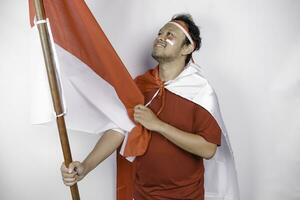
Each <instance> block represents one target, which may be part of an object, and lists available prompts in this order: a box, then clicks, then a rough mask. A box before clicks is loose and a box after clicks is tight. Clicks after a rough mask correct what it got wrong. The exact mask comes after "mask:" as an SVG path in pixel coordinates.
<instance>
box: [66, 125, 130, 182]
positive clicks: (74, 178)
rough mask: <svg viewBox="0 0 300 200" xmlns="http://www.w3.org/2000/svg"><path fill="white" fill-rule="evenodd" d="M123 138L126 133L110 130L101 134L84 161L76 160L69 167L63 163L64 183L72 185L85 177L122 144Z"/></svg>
mask: <svg viewBox="0 0 300 200" xmlns="http://www.w3.org/2000/svg"><path fill="white" fill-rule="evenodd" d="M123 139H124V135H123V134H122V133H119V132H117V131H114V130H108V131H106V132H105V133H104V134H103V135H102V136H101V138H100V139H99V140H98V142H97V144H96V145H95V147H94V149H93V150H92V151H91V152H90V153H89V155H88V156H87V157H86V159H85V160H84V161H83V162H82V163H81V162H78V161H74V162H72V163H71V164H70V165H69V168H67V167H66V166H65V164H64V163H63V164H62V166H61V173H62V176H63V181H64V184H65V185H67V186H71V185H74V184H75V183H77V182H78V181H80V180H81V179H83V178H84V177H85V176H86V175H87V174H88V173H89V172H90V171H92V170H93V169H94V168H95V167H96V166H97V165H99V164H100V163H101V162H102V161H103V160H105V159H106V158H107V157H108V156H110V155H111V154H112V153H113V152H114V151H115V150H116V149H117V148H118V147H119V146H120V145H121V144H122V141H123Z"/></svg>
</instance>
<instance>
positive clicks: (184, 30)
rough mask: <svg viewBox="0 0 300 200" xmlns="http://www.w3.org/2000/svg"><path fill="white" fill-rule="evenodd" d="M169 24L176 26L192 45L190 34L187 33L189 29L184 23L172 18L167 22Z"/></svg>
mask: <svg viewBox="0 0 300 200" xmlns="http://www.w3.org/2000/svg"><path fill="white" fill-rule="evenodd" d="M168 23H169V24H174V25H175V26H177V27H178V28H180V30H181V31H182V32H183V33H184V35H185V36H186V37H187V39H188V40H189V41H190V43H191V44H192V45H194V41H193V39H192V37H191V35H190V34H189V30H188V28H187V26H186V25H185V23H184V22H182V21H180V20H172V21H170V22H168Z"/></svg>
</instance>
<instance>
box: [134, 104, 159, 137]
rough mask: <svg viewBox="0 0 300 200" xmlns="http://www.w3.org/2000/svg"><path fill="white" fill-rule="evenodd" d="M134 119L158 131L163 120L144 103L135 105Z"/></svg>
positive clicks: (147, 127)
mask: <svg viewBox="0 0 300 200" xmlns="http://www.w3.org/2000/svg"><path fill="white" fill-rule="evenodd" d="M133 116H134V120H135V121H136V122H138V123H140V124H141V125H142V126H144V127H145V128H146V129H148V130H151V131H158V128H159V126H160V125H161V123H162V121H161V120H160V119H158V117H157V116H156V115H155V114H154V113H153V112H152V110H151V109H150V108H147V107H146V106H144V105H142V104H138V105H136V106H135V107H134V114H133Z"/></svg>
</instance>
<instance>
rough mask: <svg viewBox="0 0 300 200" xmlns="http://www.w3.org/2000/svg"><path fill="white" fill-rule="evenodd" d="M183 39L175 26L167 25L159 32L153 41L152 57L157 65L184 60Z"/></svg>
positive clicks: (183, 36)
mask: <svg viewBox="0 0 300 200" xmlns="http://www.w3.org/2000/svg"><path fill="white" fill-rule="evenodd" d="M185 38H186V36H185V35H184V33H183V32H182V31H181V30H180V29H179V28H178V27H177V26H176V25H174V24H170V23H167V24H166V25H164V26H163V27H162V28H161V29H160V30H159V32H158V35H157V37H156V39H155V40H154V44H153V51H152V57H153V58H154V59H155V60H157V61H158V62H159V63H160V62H170V61H173V60H175V59H185V57H186V55H185V51H184V49H185V46H186V45H184V44H185Z"/></svg>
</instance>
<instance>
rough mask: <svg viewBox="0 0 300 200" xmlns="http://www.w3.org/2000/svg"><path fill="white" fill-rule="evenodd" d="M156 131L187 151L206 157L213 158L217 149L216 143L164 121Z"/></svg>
mask: <svg viewBox="0 0 300 200" xmlns="http://www.w3.org/2000/svg"><path fill="white" fill-rule="evenodd" d="M156 131H157V132H159V133H160V134H161V135H163V136H164V137H165V138H167V139H168V140H169V141H171V142H172V143H174V144H176V145H177V146H179V147H180V148H182V149H184V150H185V151H188V152H190V153H192V154H195V155H197V156H200V157H203V158H205V159H210V158H212V157H213V156H214V154H215V152H216V149H217V145H216V144H213V143H210V142H207V141H206V140H205V139H204V138H203V137H201V136H200V135H197V134H192V133H188V132H185V131H182V130H180V129H178V128H176V127H174V126H171V125H169V124H167V123H165V122H162V121H161V122H160V125H159V126H158V128H157V130H156Z"/></svg>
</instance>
